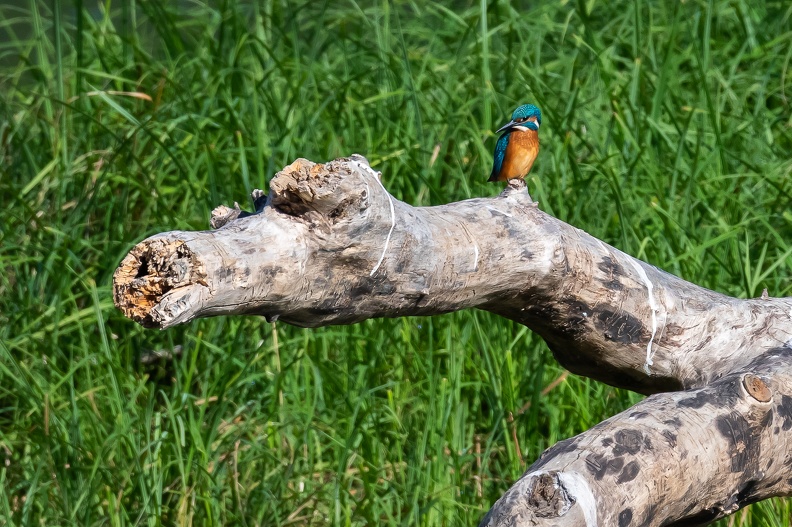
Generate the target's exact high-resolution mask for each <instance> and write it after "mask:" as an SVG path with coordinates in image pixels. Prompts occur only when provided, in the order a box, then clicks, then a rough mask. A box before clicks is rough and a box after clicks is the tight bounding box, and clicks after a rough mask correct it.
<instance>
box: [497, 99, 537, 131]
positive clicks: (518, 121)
mask: <svg viewBox="0 0 792 527" xmlns="http://www.w3.org/2000/svg"><path fill="white" fill-rule="evenodd" d="M541 124H542V110H540V109H539V108H537V107H536V106H534V105H533V104H523V105H522V106H518V107H517V109H516V110H514V112H513V113H512V118H511V121H509V122H508V123H506V124H505V125H503V126H502V127H501V128H500V129H499V130H498V132H497V133H500V132H503V131H504V130H508V131H512V130H525V129H528V130H533V131H534V132H538V131H539V126H541Z"/></svg>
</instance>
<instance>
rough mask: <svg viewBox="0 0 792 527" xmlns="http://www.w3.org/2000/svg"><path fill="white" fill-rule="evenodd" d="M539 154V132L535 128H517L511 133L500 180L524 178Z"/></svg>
mask: <svg viewBox="0 0 792 527" xmlns="http://www.w3.org/2000/svg"><path fill="white" fill-rule="evenodd" d="M537 155H539V134H538V133H537V132H535V131H533V130H525V131H524V130H515V131H514V132H512V133H511V134H510V135H509V146H508V147H507V148H506V156H505V158H504V159H503V166H502V167H501V171H500V174H499V177H498V180H499V181H506V180H509V179H514V178H519V179H522V178H524V177H525V176H526V175H528V172H530V171H531V167H532V166H533V164H534V161H536V156H537Z"/></svg>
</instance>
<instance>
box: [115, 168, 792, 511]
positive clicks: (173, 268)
mask: <svg viewBox="0 0 792 527" xmlns="http://www.w3.org/2000/svg"><path fill="white" fill-rule="evenodd" d="M270 190H271V193H270V196H269V197H268V198H267V200H266V203H263V199H262V196H261V194H260V193H259V194H256V195H255V196H254V198H255V199H257V203H256V208H257V209H260V210H259V212H258V213H257V214H254V215H249V216H247V217H242V216H244V215H245V214H244V213H242V212H241V211H240V210H239V208H238V207H236V208H234V209H228V208H219V209H216V211H215V213H214V215H213V216H214V217H213V225H214V226H217V227H219V229H217V230H214V231H206V232H179V231H175V232H169V233H164V234H160V235H157V236H154V237H151V238H149V239H147V240H144V241H143V242H141V243H140V244H138V245H137V246H136V247H135V248H134V249H133V250H132V251H131V252H130V254H129V255H128V256H127V257H126V258H125V259H124V261H123V262H122V263H121V265H120V267H119V268H118V270H117V271H116V274H115V290H114V296H115V302H116V305H117V306H118V307H119V308H120V309H122V310H123V311H124V313H125V314H126V315H127V316H129V317H130V318H132V319H134V320H136V321H138V322H140V323H141V324H143V325H145V326H148V327H160V328H166V327H170V326H173V325H175V324H179V323H184V322H187V321H189V320H192V319H194V318H196V317H203V316H211V315H219V314H260V315H264V316H267V317H268V318H269V319H275V318H279V319H280V320H284V321H286V322H288V323H291V324H295V325H299V326H307V327H316V326H323V325H328V324H349V323H353V322H358V321H361V320H365V319H368V318H373V317H398V316H407V315H432V314H438V313H445V312H449V311H454V310H458V309H464V308H468V307H478V308H481V309H485V310H488V311H491V312H493V313H497V314H500V315H502V316H504V317H507V318H510V319H512V320H515V321H517V322H519V323H521V324H524V325H526V326H528V327H530V328H532V329H533V330H534V331H536V332H537V333H539V334H540V335H541V336H542V337H543V338H544V339H545V340H546V341H547V343H548V345H549V346H550V348H551V350H552V351H553V353H554V355H555V357H556V358H557V359H558V361H559V362H560V363H561V364H563V365H564V366H565V367H567V368H568V369H569V370H570V371H572V372H575V373H578V374H581V375H586V376H588V377H591V378H594V379H598V380H601V381H603V382H607V383H609V384H612V385H615V386H620V387H624V388H628V389H631V390H635V391H638V392H641V393H645V394H650V393H658V392H664V391H669V390H679V389H687V390H689V391H687V392H681V393H675V394H662V395H657V396H654V397H651V398H649V399H646V400H645V401H643V402H641V403H639V404H638V405H637V406H636V407H634V408H633V409H631V410H630V411H629V412H627V413H624V414H620V415H619V416H615V417H613V418H611V419H609V420H607V421H605V422H604V423H602V424H600V425H598V426H597V427H595V428H593V429H592V430H589V431H588V432H586V433H584V434H582V435H581V436H578V437H577V438H574V439H572V440H568V441H567V442H562V443H559V445H556V446H555V447H553V448H551V449H550V450H548V452H546V453H545V455H544V456H543V457H542V459H540V460H539V461H538V462H537V463H536V464H534V465H533V466H532V467H531V469H529V473H528V474H526V476H524V477H523V478H522V479H521V480H519V481H518V482H517V483H516V484H515V486H514V487H513V488H512V489H511V490H510V491H509V492H508V493H507V494H506V495H505V496H504V497H503V498H502V499H501V500H499V501H498V503H497V504H496V505H495V506H494V508H493V510H492V511H491V513H490V515H489V516H488V519H487V520H486V521H485V523H486V524H487V525H594V524H596V523H597V522H600V523H601V524H602V525H670V524H673V523H674V522H681V521H682V519H683V518H689V520H687V521H688V523H677V524H679V525H683V524H686V525H694V524H697V523H706V522H707V521H710V520H712V519H714V518H715V517H718V515H722V514H725V513H728V512H732V510H736V508H735V507H739V506H742V505H745V504H746V503H749V502H751V501H756V500H758V499H763V498H766V497H769V496H776V495H786V494H789V491H790V488H789V484H790V481H789V475H790V474H787V475H786V477H785V476H784V474H783V472H784V470H786V471H787V472H789V466H790V465H789V461H790V460H789V459H783V460H782V459H780V457H783V456H784V455H786V451H787V450H788V448H787V447H788V446H789V444H788V443H789V441H790V439H789V437H790V436H789V434H790V433H792V432H790V431H789V430H790V428H792V399H787V398H788V397H790V396H792V379H790V372H789V371H787V364H789V354H788V353H787V351H786V350H788V348H787V342H788V341H789V340H790V337H791V336H792V300H790V299H786V298H783V299H771V298H761V299H752V300H741V299H735V298H730V297H727V296H725V295H722V294H719V293H716V292H713V291H710V290H707V289H704V288H701V287H698V286H696V285H693V284H690V283H688V282H686V281H684V280H682V279H680V278H677V277H675V276H673V275H670V274H668V273H665V272H664V271H661V270H659V269H657V268H655V267H653V266H651V265H648V264H645V263H643V262H640V261H638V260H636V259H634V258H632V257H631V256H629V255H626V254H624V253H623V252H621V251H619V250H617V249H615V248H613V247H610V246H608V245H606V244H604V243H603V242H601V241H599V240H597V239H596V238H593V237H591V236H589V235H587V234H586V233H584V232H583V231H581V230H579V229H576V228H574V227H572V226H570V225H567V224H565V223H563V222H561V221H558V220H556V219H555V218H552V217H550V216H548V215H546V214H544V213H543V212H542V211H540V210H539V209H538V207H537V206H536V204H535V203H534V202H532V201H531V198H530V196H529V195H528V192H527V190H526V188H525V186H524V184H521V182H515V183H512V184H510V186H509V187H507V189H506V190H505V191H504V192H503V193H502V194H501V195H500V196H498V197H496V198H488V199H471V200H466V201H462V202H459V203H452V204H449V205H443V206H439V207H422V208H416V207H411V206H409V205H407V204H405V203H402V202H400V201H398V200H395V199H394V198H393V197H392V196H390V195H389V194H388V193H387V192H386V190H385V189H384V187H383V186H382V184H381V182H380V179H379V174H378V173H376V172H375V171H373V170H372V169H371V168H370V167H369V166H368V163H367V162H366V161H365V159H363V158H362V157H360V156H353V157H352V158H349V159H341V160H336V161H333V162H330V163H327V164H325V165H317V164H314V163H311V162H309V161H305V160H298V161H296V162H294V163H293V164H292V165H290V166H288V167H286V168H284V170H283V171H281V172H280V173H279V174H278V175H277V176H276V177H275V178H274V179H273V180H272V182H271V186H270ZM748 374H751V375H753V377H749V378H750V379H757V380H758V383H759V384H762V385H763V386H766V389H767V390H768V392H769V393H770V395H769V399H768V400H766V401H762V402H761V403H760V402H757V400H756V398H752V397H748V398H746V397H745V394H746V392H745V390H744V389H743V388H740V386H742V384H741V383H742V379H743V378H745V376H746V375H748ZM694 389H695V390H694ZM740 390H743V391H740ZM697 398H698V399H697ZM685 401H688V403H686V402H685ZM691 401H704V402H703V403H702V404H698V403H696V404H693V403H692V402H691ZM697 405H698V406H697ZM639 415H640V416H641V417H640V418H639V417H637V416H639ZM768 416H769V417H768ZM718 419H722V420H720V421H719V420H718ZM677 422H678V423H679V424H678V425H674V426H672V424H674V423H677ZM669 423H672V424H669ZM671 435H673V436H674V439H673V440H672V439H671V438H670V436H671ZM638 436H640V437H641V438H642V439H641V440H642V441H644V440H645V444H644V446H642V447H640V448H638V449H637V450H636V449H635V448H636V447H634V446H632V447H630V448H629V449H627V450H624V449H625V448H627V447H626V446H624V445H622V443H623V442H624V441H628V442H629V441H632V439H635V438H637V437H638ZM619 438H621V439H619ZM625 438H626V439H625ZM631 438H632V439H631ZM605 439H607V440H608V441H609V443H608V444H607V445H606V444H604V443H603V440H605ZM620 441H622V443H620ZM642 444H643V443H642ZM625 452H626V453H625ZM774 454H775V459H774V458H773V455H774ZM735 457H737V458H739V459H745V460H747V461H746V462H745V463H741V464H739V467H738V468H739V470H735V465H734V463H733V459H734V458H735ZM773 461H774V462H773ZM700 464H703V465H706V466H705V467H704V468H701V467H700V466H699V465H700ZM743 465H744V466H743ZM749 465H750V466H749ZM597 467H599V468H597ZM624 471H627V472H624ZM688 472H689V474H688ZM677 477H678V478H680V481H676V480H674V478H677ZM691 484H695V489H696V495H695V496H689V495H687V494H685V489H687V488H688V486H689V485H691ZM553 489H555V490H553ZM702 489H707V490H708V491H711V493H709V494H701V491H702ZM614 493H618V495H620V496H624V499H625V500H626V499H630V500H633V503H632V506H627V505H626V504H625V503H619V501H618V500H616V499H614ZM592 500H593V501H592ZM592 504H593V505H592ZM570 505H572V506H570ZM592 506H593V508H592ZM548 507H549V508H548ZM553 507H554V508H553ZM618 507H620V508H618ZM551 509H553V510H551ZM627 509H629V510H630V512H629V513H628V512H624V511H626V510H627ZM553 511H554V512H553ZM592 511H593V512H592ZM619 514H622V516H619ZM581 515H582V516H581ZM627 516H630V517H631V518H632V519H630V520H629V521H628V520H626V519H625V518H627ZM574 518H579V521H576V520H574ZM691 518H692V519H691Z"/></svg>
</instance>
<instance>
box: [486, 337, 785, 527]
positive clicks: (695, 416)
mask: <svg viewBox="0 0 792 527" xmlns="http://www.w3.org/2000/svg"><path fill="white" fill-rule="evenodd" d="M790 360H792V349H789V348H779V349H778V350H772V351H770V352H768V354H767V355H766V356H765V357H762V358H761V359H759V360H757V361H755V363H754V364H753V365H751V368H750V369H749V370H748V372H746V373H733V374H730V375H727V376H725V377H723V378H722V379H720V380H718V381H716V382H714V383H712V384H711V385H710V386H707V387H705V388H700V389H697V390H690V391H686V392H676V393H663V394H658V395H653V396H651V397H648V398H646V399H644V400H643V401H641V402H640V403H638V404H637V405H635V406H634V407H632V408H631V409H629V410H627V411H626V412H622V413H621V414H618V415H616V416H614V417H612V418H610V419H608V420H606V421H604V422H602V423H600V424H598V425H597V426H595V427H594V428H592V429H590V430H588V431H586V432H584V433H582V434H580V435H579V436H576V437H573V438H570V439H567V440H564V441H560V442H559V443H557V444H556V445H554V446H553V447H551V448H550V449H548V450H547V451H546V452H545V453H544V454H542V456H541V457H540V458H539V460H537V461H536V463H534V464H533V465H532V466H531V467H529V468H528V470H527V472H526V473H525V475H524V476H523V477H522V478H520V479H519V480H518V481H517V482H516V483H515V484H514V485H513V486H512V487H511V489H509V491H508V492H507V493H506V494H504V495H503V497H501V498H500V499H499V500H498V501H497V502H496V503H495V505H494V506H493V507H492V509H491V510H490V512H489V514H487V516H486V517H485V518H484V520H483V521H482V522H481V527H506V526H509V527H528V526H551V525H552V526H563V527H571V526H585V527H591V526H595V525H607V526H611V525H613V526H618V527H628V526H629V527H638V526H641V527H650V526H671V525H674V526H683V525H684V526H693V525H706V524H708V523H710V522H712V521H714V520H716V519H718V518H722V517H723V516H726V515H728V514H731V513H733V512H735V511H737V510H738V509H740V508H742V507H745V506H746V505H749V504H751V503H754V502H756V501H760V500H763V499H766V498H769V497H775V496H789V495H792V470H791V469H792V374H791V373H790V367H789V365H790Z"/></svg>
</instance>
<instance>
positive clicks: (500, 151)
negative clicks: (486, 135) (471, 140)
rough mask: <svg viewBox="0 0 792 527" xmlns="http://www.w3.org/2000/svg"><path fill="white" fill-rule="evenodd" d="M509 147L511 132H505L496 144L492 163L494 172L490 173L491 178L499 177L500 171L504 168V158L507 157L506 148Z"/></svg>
mask: <svg viewBox="0 0 792 527" xmlns="http://www.w3.org/2000/svg"><path fill="white" fill-rule="evenodd" d="M508 147H509V134H508V133H506V134H503V135H502V136H500V138H499V139H498V142H497V143H496V144H495V155H494V157H495V159H494V162H493V163H492V174H490V178H491V179H497V177H498V175H500V171H501V169H502V168H503V160H504V159H506V148H508Z"/></svg>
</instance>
